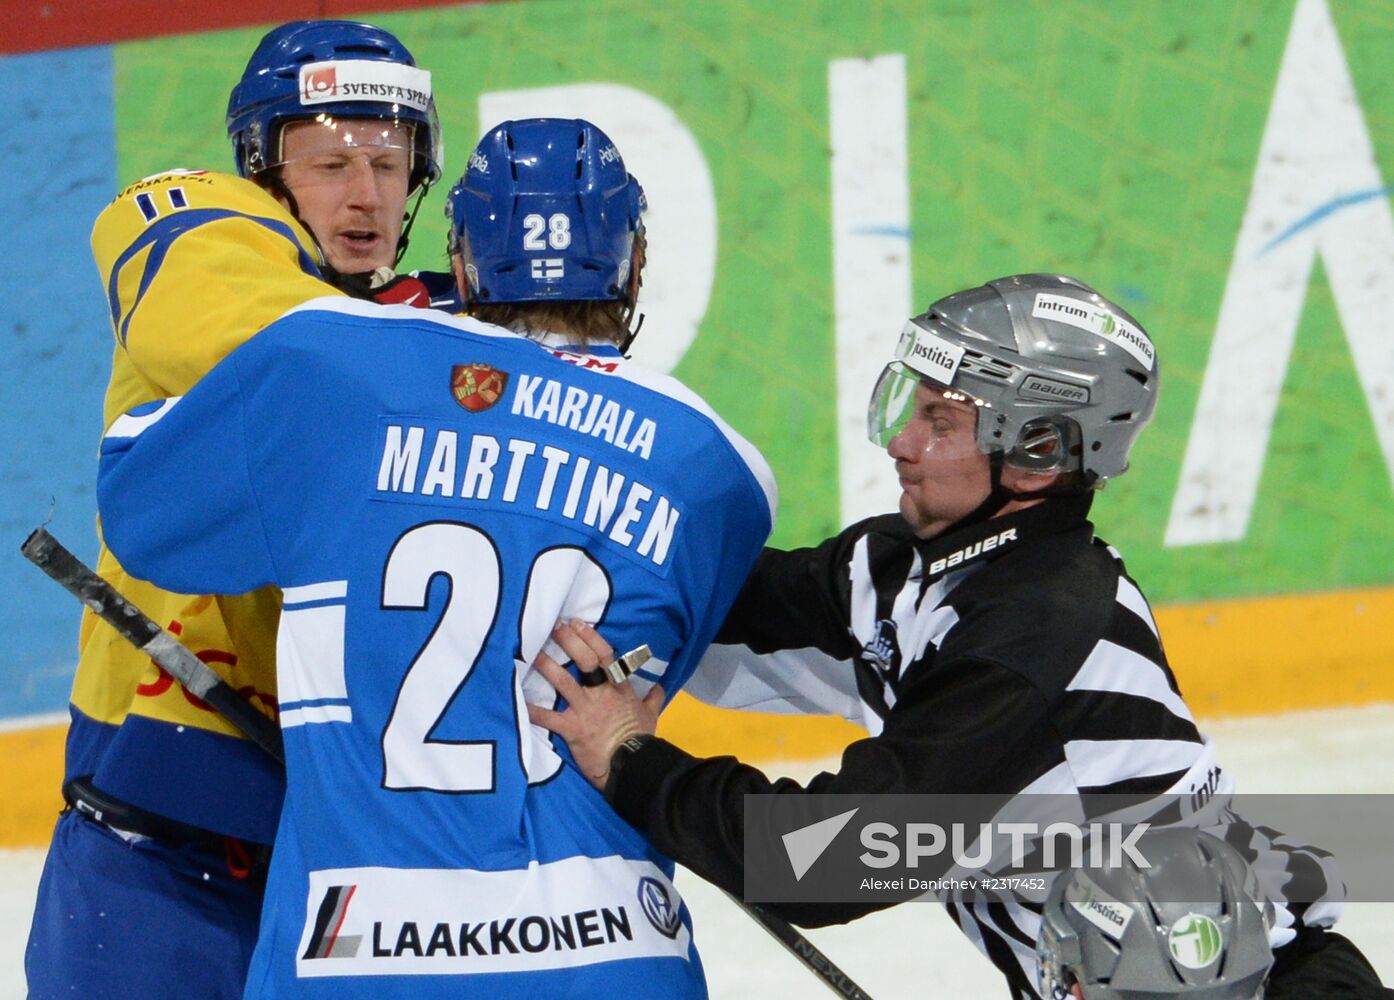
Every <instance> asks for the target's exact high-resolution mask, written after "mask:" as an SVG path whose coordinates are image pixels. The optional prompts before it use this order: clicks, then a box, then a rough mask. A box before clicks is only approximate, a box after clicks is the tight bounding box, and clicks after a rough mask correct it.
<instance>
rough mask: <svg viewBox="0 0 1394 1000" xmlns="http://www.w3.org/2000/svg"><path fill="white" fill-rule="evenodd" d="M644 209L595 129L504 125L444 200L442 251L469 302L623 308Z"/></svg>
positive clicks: (570, 123)
mask: <svg viewBox="0 0 1394 1000" xmlns="http://www.w3.org/2000/svg"><path fill="white" fill-rule="evenodd" d="M647 207H648V204H647V202H646V201H645V199H644V189H643V188H642V187H640V186H639V182H638V181H636V180H635V179H634V178H633V177H632V176H631V175H630V174H629V172H628V171H627V170H626V169H625V166H624V161H623V160H622V159H621V158H620V154H619V150H617V149H616V148H615V144H614V143H613V142H611V141H610V137H609V136H607V135H606V134H605V133H604V132H602V131H601V130H600V129H599V128H597V127H596V126H595V125H593V124H591V123H590V122H588V121H585V120H584V119H579V118H576V119H567V118H527V119H523V120H520V121H507V122H504V123H503V124H501V125H499V126H497V127H496V128H494V129H492V130H491V131H490V132H489V133H488V134H487V135H485V136H484V138H483V139H481V140H480V141H479V145H478V146H476V147H475V149H474V152H473V153H472V154H471V155H470V161H469V166H468V168H467V169H466V170H465V174H464V176H463V177H461V178H460V180H459V183H457V184H456V185H455V187H454V188H452V189H451V191H450V196H449V198H448V199H447V202H446V215H447V216H448V217H449V219H450V252H451V253H452V254H454V253H457V252H458V253H459V254H461V256H462V257H463V261H464V268H465V276H466V280H467V281H468V282H469V295H470V298H471V299H472V300H473V301H475V302H480V303H495V302H539V301H612V300H619V301H623V300H627V299H629V297H630V295H631V278H632V277H633V275H632V274H631V268H632V267H633V266H635V264H634V261H633V252H634V239H635V236H636V235H637V234H638V233H640V232H641V231H642V228H643V224H642V223H641V222H640V215H641V213H642V212H643V211H644V210H645V209H646V208H647Z"/></svg>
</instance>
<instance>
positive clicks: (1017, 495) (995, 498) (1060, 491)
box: [944, 451, 1092, 534]
mask: <svg viewBox="0 0 1394 1000" xmlns="http://www.w3.org/2000/svg"><path fill="white" fill-rule="evenodd" d="M988 462H989V465H988V475H989V482H990V483H991V489H989V490H988V493H987V496H985V497H984V498H983V502H982V503H980V504H978V506H976V507H974V508H973V509H972V510H970V511H969V512H968V513H967V514H964V515H963V516H962V517H961V518H959V519H958V520H957V521H955V522H954V523H953V524H951V525H949V527H948V528H946V529H944V534H947V533H948V532H950V531H957V530H958V529H959V528H966V527H968V526H969V525H973V524H979V523H981V522H983V521H986V520H988V519H989V518H993V517H996V516H997V515H998V514H1000V513H1001V512H1002V508H1003V507H1005V506H1007V504H1009V503H1011V502H1012V501H1013V500H1048V499H1050V498H1051V497H1077V496H1084V495H1087V494H1089V493H1091V492H1092V491H1091V490H1090V489H1089V487H1088V486H1087V485H1083V484H1079V483H1076V484H1073V485H1068V486H1049V487H1046V488H1045V489H1043V490H1032V491H1030V492H1026V493H1023V492H1020V491H1018V490H1013V489H1008V488H1007V487H1006V486H1004V485H1002V469H1003V468H1004V467H1005V466H1006V458H1005V454H1004V453H1003V452H1000V451H994V452H991V453H990V454H989V455H988Z"/></svg>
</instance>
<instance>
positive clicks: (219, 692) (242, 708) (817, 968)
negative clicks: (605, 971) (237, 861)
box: [20, 528, 871, 1000]
mask: <svg viewBox="0 0 1394 1000" xmlns="http://www.w3.org/2000/svg"><path fill="white" fill-rule="evenodd" d="M20 551H21V552H23V553H24V556H25V558H26V559H28V560H29V561H30V562H32V563H33V564H34V565H35V566H37V567H39V569H41V570H43V571H44V572H45V573H47V574H48V576H49V577H50V578H52V579H53V580H54V581H55V582H57V583H58V584H59V585H61V586H62V587H63V589H65V590H67V591H68V592H69V593H70V594H72V595H73V596H74V597H76V598H77V599H78V600H80V601H81V602H82V603H83V604H85V605H86V606H87V607H89V608H91V609H92V612H93V613H94V614H96V615H97V616H98V617H99V618H101V619H102V620H103V621H104V622H106V623H107V624H108V625H110V626H111V627H112V628H114V629H116V631H117V632H118V633H120V635H121V637H122V638H123V639H125V640H126V641H127V642H129V643H131V645H133V646H135V647H136V648H137V649H139V650H141V651H142V652H145V653H148V654H149V656H150V658H151V659H152V660H154V661H155V662H156V663H158V664H159V665H160V666H161V667H163V668H164V669H165V670H167V671H168V672H169V673H170V675H171V676H173V677H174V678H175V680H177V681H179V683H180V684H182V685H184V687H185V689H187V690H188V692H189V693H190V694H192V695H194V696H196V697H198V698H201V699H203V700H204V701H205V702H207V703H208V704H209V705H211V706H212V707H213V708H214V709H216V710H217V711H218V712H219V713H220V714H221V715H222V716H223V718H225V719H227V721H228V722H230V723H232V724H233V725H234V726H236V727H237V728H238V729H240V730H241V731H242V732H243V733H244V734H245V735H246V736H247V738H248V739H250V740H251V741H252V742H254V743H255V744H256V745H257V746H259V747H260V748H261V749H262V750H265V751H266V752H267V753H268V754H270V755H271V756H272V757H273V758H274V759H276V760H277V761H279V762H280V763H282V764H284V763H285V761H286V758H285V750H284V748H283V747H282V745H281V731H280V729H279V728H278V727H277V725H276V723H274V722H272V721H271V720H270V719H268V718H267V717H266V716H264V715H262V714H261V713H260V712H259V711H257V710H256V708H254V707H253V706H252V704H251V702H249V701H247V700H246V699H245V698H243V697H242V696H241V695H240V694H238V693H237V692H236V691H235V690H233V688H232V686H231V685H230V684H228V683H227V681H225V680H223V679H222V678H221V677H219V676H218V675H217V674H216V673H214V672H213V670H211V669H210V668H209V667H208V665H207V664H205V663H204V662H203V661H202V660H200V659H199V658H198V657H197V656H195V655H194V654H193V653H191V652H190V651H189V649H188V647H187V646H185V645H184V644H183V643H181V642H180V641H179V640H178V639H176V638H175V637H174V636H172V635H170V634H169V633H168V632H166V631H165V630H164V629H162V628H160V626H159V625H157V624H155V622H154V621H153V620H152V619H151V618H149V617H148V616H147V615H145V614H144V613H143V612H142V611H141V610H140V609H139V608H137V607H136V606H135V605H134V604H132V603H131V602H130V601H128V600H126V599H125V598H124V597H122V596H121V594H120V593H119V592H118V591H117V590H116V588H115V587H113V586H112V585H111V584H109V583H107V582H106V581H105V580H103V579H102V578H101V577H100V576H98V575H97V574H96V573H95V572H93V571H92V570H91V569H90V568H88V566H86V565H85V564H84V563H83V562H82V560H81V559H79V558H78V557H77V556H75V555H73V554H72V553H71V552H69V551H68V550H67V549H66V548H64V546H63V544H62V543H61V542H59V541H58V539H56V538H54V537H53V536H52V535H51V534H49V533H48V531H47V530H45V529H44V528H35V529H34V531H33V532H32V533H31V534H30V535H29V537H28V538H26V539H25V540H24V544H23V545H21V546H20ZM727 896H728V897H729V898H730V899H731V900H732V902H734V903H735V904H736V905H737V906H739V907H740V908H741V909H743V910H745V912H746V913H748V914H750V916H751V919H753V920H754V921H755V922H756V923H758V924H759V925H760V926H761V927H763V928H764V929H765V930H766V931H767V932H768V933H769V935H770V936H771V937H773V938H774V939H775V940H776V941H778V942H779V943H780V944H782V945H783V946H784V947H785V948H786V949H788V951H789V953H790V954H791V955H793V956H794V957H795V958H797V959H798V960H799V961H800V962H802V963H803V964H804V966H805V967H806V968H807V969H808V970H809V971H810V972H812V973H813V974H814V975H815V976H817V977H818V978H819V979H820V980H822V981H823V983H824V985H826V986H827V987H828V989H830V990H832V991H833V992H834V993H836V994H837V995H838V996H841V997H847V998H848V1000H871V997H870V995H869V994H868V993H867V992H866V991H865V990H863V989H862V988H861V987H860V986H858V985H857V984H856V983H855V982H854V981H853V980H852V978H851V977H850V976H848V975H847V973H845V972H843V971H842V970H841V969H840V968H838V966H837V964H836V963H834V962H833V961H832V960H831V959H829V958H828V957H827V956H826V955H824V954H823V953H822V952H821V951H819V950H818V949H817V948H816V947H814V945H813V943H812V942H811V941H809V940H808V938H806V937H804V936H803V935H802V934H800V933H799V932H798V931H797V930H795V929H794V927H793V925H791V924H790V923H789V922H788V921H787V920H785V919H784V918H783V917H777V916H775V915H774V914H773V913H769V912H768V911H766V910H763V909H761V908H760V907H758V906H753V905H751V904H749V903H745V902H742V901H741V900H739V899H737V898H736V897H735V896H732V895H731V894H730V893H727Z"/></svg>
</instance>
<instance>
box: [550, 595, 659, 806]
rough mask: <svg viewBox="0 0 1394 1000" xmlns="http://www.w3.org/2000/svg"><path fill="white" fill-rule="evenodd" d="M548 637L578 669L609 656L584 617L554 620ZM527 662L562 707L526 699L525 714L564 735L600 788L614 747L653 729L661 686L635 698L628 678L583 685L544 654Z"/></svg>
mask: <svg viewBox="0 0 1394 1000" xmlns="http://www.w3.org/2000/svg"><path fill="white" fill-rule="evenodd" d="M552 638H553V639H554V640H555V641H556V643H557V645H558V646H560V647H561V648H562V649H563V650H564V651H565V652H566V655H567V656H569V657H571V660H572V662H573V663H575V664H576V669H577V670H579V671H580V672H581V673H582V674H587V673H589V672H590V671H592V670H599V669H600V668H601V667H603V666H604V665H605V664H607V663H609V662H610V661H611V660H612V659H614V653H615V651H614V650H613V649H612V648H611V647H610V644H609V643H608V642H606V641H605V640H604V639H602V638H601V636H600V633H599V632H597V631H596V630H595V629H594V628H592V627H591V626H590V625H587V624H586V623H585V622H558V623H557V627H556V628H555V629H553V630H552ZM532 665H533V668H534V669H535V670H537V672H538V673H540V674H541V675H542V676H543V677H545V678H546V679H547V680H548V681H549V682H550V683H551V685H552V686H553V687H554V688H556V689H557V693H558V694H559V695H561V696H562V697H563V698H565V699H566V701H567V708H566V710H565V711H562V712H557V711H553V710H552V709H550V708H542V707H541V706H538V705H533V704H529V705H528V717H529V718H531V719H532V721H533V724H534V725H538V726H542V727H543V728H544V729H549V730H551V731H552V732H554V733H556V734H557V735H558V736H560V737H561V738H562V739H564V740H566V745H567V746H568V747H570V748H571V755H572V757H574V758H575V759H576V766H577V767H579V768H580V769H581V773H582V774H584V775H585V776H586V780H587V781H589V782H590V783H591V784H592V785H594V786H595V787H596V788H598V789H600V790H601V791H604V789H605V781H606V779H608V778H609V777H610V758H611V756H613V755H614V752H615V748H616V747H618V746H619V745H620V743H622V742H623V741H624V740H627V739H629V737H631V736H638V735H639V734H641V733H652V732H653V731H654V729H655V728H656V726H657V724H658V711H659V709H660V708H662V707H663V689H662V688H661V687H659V686H658V685H657V684H655V685H654V686H653V688H652V690H650V691H649V693H648V694H647V695H646V696H645V697H644V698H642V699H640V697H639V695H638V694H637V693H635V691H634V687H633V686H632V685H631V684H630V683H629V682H628V681H625V682H624V683H623V684H612V683H610V682H608V681H607V682H606V683H604V684H597V685H595V686H594V687H582V686H581V685H580V684H579V683H577V681H576V679H575V678H574V677H572V676H571V674H570V673H568V672H567V671H566V670H563V669H562V667H561V666H560V665H559V664H558V663H557V661H556V660H554V659H552V658H551V657H550V656H548V655H547V654H546V653H539V654H537V659H535V660H533V661H532Z"/></svg>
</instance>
